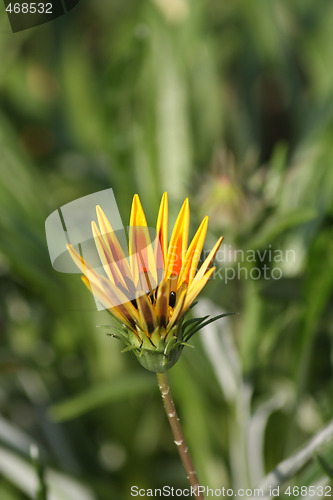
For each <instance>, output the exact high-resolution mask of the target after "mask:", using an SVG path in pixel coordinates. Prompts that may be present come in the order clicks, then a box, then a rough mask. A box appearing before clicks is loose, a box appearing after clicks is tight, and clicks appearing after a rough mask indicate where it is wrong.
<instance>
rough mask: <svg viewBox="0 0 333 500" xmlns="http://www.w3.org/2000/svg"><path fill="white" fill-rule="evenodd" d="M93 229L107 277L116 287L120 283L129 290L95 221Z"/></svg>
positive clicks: (92, 224) (92, 225)
mask: <svg viewBox="0 0 333 500" xmlns="http://www.w3.org/2000/svg"><path fill="white" fill-rule="evenodd" d="M91 229H92V233H93V236H94V240H95V245H96V248H97V251H98V255H99V258H100V260H101V263H102V264H103V269H104V271H105V272H106V275H107V277H108V278H109V280H110V281H111V282H112V283H113V284H114V285H118V283H121V284H122V286H124V287H125V288H127V287H126V283H125V281H124V278H123V277H122V275H121V272H120V270H119V268H118V265H117V263H116V262H114V259H113V255H112V253H111V250H110V248H109V246H108V245H107V244H106V243H105V240H104V238H103V237H102V235H101V233H100V231H99V229H98V227H97V225H96V223H95V222H94V221H92V223H91Z"/></svg>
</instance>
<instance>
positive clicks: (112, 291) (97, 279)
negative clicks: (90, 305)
mask: <svg viewBox="0 0 333 500" xmlns="http://www.w3.org/2000/svg"><path fill="white" fill-rule="evenodd" d="M67 249H68V251H69V253H70V255H71V257H72V259H73V260H74V262H75V264H76V265H77V266H78V267H79V269H80V270H81V271H82V272H83V274H84V275H85V276H86V277H87V278H88V280H89V281H90V284H91V288H92V290H94V287H97V288H99V289H101V291H102V292H103V293H104V294H105V295H106V296H107V297H108V299H109V300H110V301H111V304H112V307H117V308H118V309H119V310H120V311H121V313H122V314H123V315H124V316H126V317H127V318H128V319H133V321H135V322H136V323H138V322H139V315H138V311H137V310H136V309H135V307H134V306H133V304H132V303H131V302H130V299H129V298H128V297H127V296H126V295H125V294H124V292H123V291H122V290H121V289H120V288H118V287H116V286H115V285H114V284H113V283H111V281H109V280H107V279H106V278H104V277H103V276H100V275H99V274H98V273H96V271H94V269H93V268H92V267H91V266H89V264H87V262H86V261H85V260H84V259H83V258H82V257H81V256H80V255H79V254H78V253H77V251H76V250H75V249H74V248H73V247H72V245H67Z"/></svg>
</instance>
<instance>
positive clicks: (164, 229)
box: [155, 193, 168, 269]
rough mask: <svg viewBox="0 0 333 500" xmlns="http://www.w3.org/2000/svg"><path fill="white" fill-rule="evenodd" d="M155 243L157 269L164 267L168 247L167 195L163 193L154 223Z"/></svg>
mask: <svg viewBox="0 0 333 500" xmlns="http://www.w3.org/2000/svg"><path fill="white" fill-rule="evenodd" d="M156 236H157V239H156V245H155V261H156V267H157V269H161V267H163V269H165V266H166V262H167V249H168V195H167V193H164V194H163V196H162V200H161V204H160V209H159V212H158V217H157V224H156ZM160 251H161V252H162V258H163V262H160V261H161V258H160V257H161V256H160V255H159V253H160Z"/></svg>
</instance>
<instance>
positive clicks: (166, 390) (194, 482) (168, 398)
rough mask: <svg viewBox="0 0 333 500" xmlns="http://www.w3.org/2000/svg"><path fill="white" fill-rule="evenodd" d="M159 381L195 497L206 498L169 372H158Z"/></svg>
mask: <svg viewBox="0 0 333 500" xmlns="http://www.w3.org/2000/svg"><path fill="white" fill-rule="evenodd" d="M156 375H157V381H158V386H159V388H160V391H161V395H162V400H163V404H164V408H165V411H166V414H167V417H168V419H169V423H170V427H171V430H172V433H173V437H174V440H175V444H176V445H177V447H178V451H179V455H180V458H181V460H182V462H183V466H184V469H185V472H186V475H187V479H188V480H189V482H190V485H191V486H192V488H193V490H194V491H195V494H194V496H195V498H196V499H197V500H204V496H203V494H202V493H197V489H198V486H199V481H198V477H197V473H196V471H195V468H194V465H193V462H192V459H191V456H190V454H189V451H188V447H187V444H186V441H185V437H184V434H183V431H182V428H181V425H180V422H179V418H178V416H177V412H176V408H175V405H174V402H173V400H172V395H171V390H170V386H169V382H168V377H167V374H166V373H165V372H164V373H157V374H156Z"/></svg>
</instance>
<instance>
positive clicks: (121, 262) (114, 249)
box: [96, 205, 133, 281]
mask: <svg viewBox="0 0 333 500" xmlns="http://www.w3.org/2000/svg"><path fill="white" fill-rule="evenodd" d="M96 213H97V220H98V224H99V227H100V230H101V234H102V236H103V238H104V240H105V242H106V244H107V245H108V247H109V249H110V252H111V254H112V257H113V261H114V262H116V263H117V266H118V268H119V271H120V273H121V275H122V276H123V277H124V278H125V277H127V278H129V279H130V280H131V281H133V276H132V273H131V269H130V266H129V264H128V261H127V258H126V256H125V254H124V251H123V249H122V246H121V245H120V243H119V240H118V238H117V236H116V233H115V232H114V231H113V228H112V226H111V224H110V222H109V220H108V218H107V217H106V215H105V213H104V212H103V210H102V208H101V207H100V206H99V205H97V207H96Z"/></svg>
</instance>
